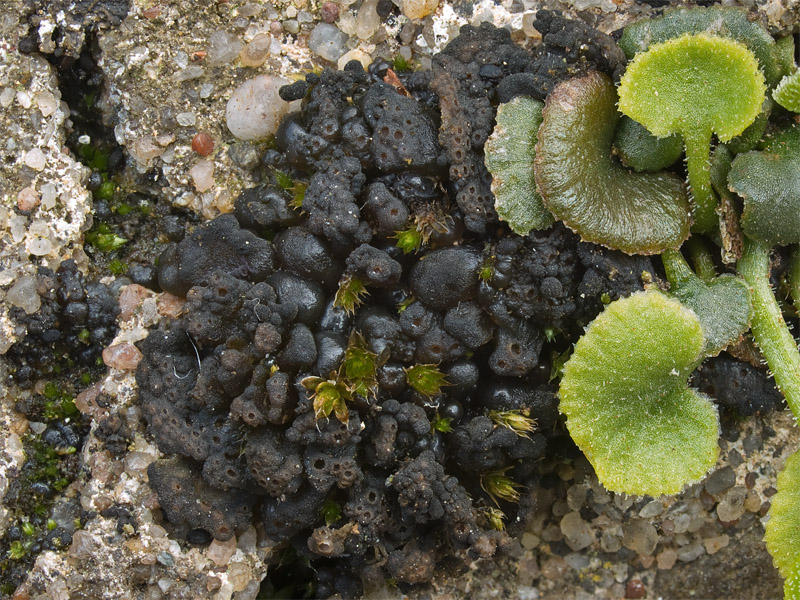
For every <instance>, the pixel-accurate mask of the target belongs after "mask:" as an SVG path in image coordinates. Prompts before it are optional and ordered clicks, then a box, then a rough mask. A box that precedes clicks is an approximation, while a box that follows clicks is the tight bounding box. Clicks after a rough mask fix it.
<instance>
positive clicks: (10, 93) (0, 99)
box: [0, 9, 338, 108]
mask: <svg viewBox="0 0 800 600" xmlns="http://www.w3.org/2000/svg"><path fill="white" fill-rule="evenodd" d="M337 10H338V9H337ZM13 101H14V90H12V89H11V88H9V87H7V88H6V89H4V90H3V91H2V92H0V106H2V107H3V108H8V107H9V106H11V103H12V102H13Z"/></svg>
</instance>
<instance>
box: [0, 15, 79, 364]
mask: <svg viewBox="0 0 800 600" xmlns="http://www.w3.org/2000/svg"><path fill="white" fill-rule="evenodd" d="M18 34H19V32H17V31H16V30H13V29H12V30H3V31H2V32H0V295H2V296H4V295H5V293H6V292H7V291H8V290H9V289H11V288H12V287H13V285H14V283H15V282H16V281H18V280H19V278H20V277H23V276H29V275H33V274H35V272H36V268H37V267H38V266H46V267H49V268H53V269H54V268H56V267H57V266H58V265H59V264H60V263H61V261H62V260H65V259H67V258H74V259H76V260H77V262H78V263H79V264H83V263H85V255H84V254H83V246H82V235H83V232H84V231H85V230H86V229H88V227H89V226H90V225H91V216H90V215H91V194H90V193H89V192H88V191H87V190H86V188H85V183H86V179H87V177H88V174H89V171H88V169H86V168H85V167H84V166H82V165H81V164H80V163H79V162H78V161H77V160H75V158H74V157H73V156H72V155H71V154H70V153H69V151H68V150H67V149H66V148H65V140H66V127H67V125H68V120H69V107H68V106H67V105H66V103H65V102H63V101H62V99H61V93H60V91H59V89H58V85H57V84H58V82H57V80H56V76H55V73H54V72H53V68H52V67H51V66H50V64H49V63H48V62H47V61H46V60H45V59H44V58H42V57H40V56H37V55H25V54H21V53H19V52H17V51H16V40H17V39H18ZM9 302H10V300H9ZM22 333H24V332H20V331H17V326H16V324H15V323H14V321H13V319H12V318H11V317H10V315H9V307H8V306H7V303H3V308H2V309H1V310H0V340H2V341H0V354H2V353H4V352H6V351H7V350H8V348H9V347H10V346H11V344H12V343H13V342H14V341H15V340H16V339H17V337H19V335H20V334H22Z"/></svg>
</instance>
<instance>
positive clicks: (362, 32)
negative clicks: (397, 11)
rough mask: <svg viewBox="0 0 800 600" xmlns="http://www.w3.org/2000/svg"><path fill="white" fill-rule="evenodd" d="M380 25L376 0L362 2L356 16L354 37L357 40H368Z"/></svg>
mask: <svg viewBox="0 0 800 600" xmlns="http://www.w3.org/2000/svg"><path fill="white" fill-rule="evenodd" d="M380 24H381V18H380V17H379V16H378V0H364V2H363V3H362V4H361V8H359V9H358V15H357V16H356V35H357V36H358V37H359V39H362V40H368V39H369V38H371V37H372V34H373V33H375V31H377V29H378V26H379V25H380Z"/></svg>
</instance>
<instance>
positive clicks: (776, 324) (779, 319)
mask: <svg viewBox="0 0 800 600" xmlns="http://www.w3.org/2000/svg"><path fill="white" fill-rule="evenodd" d="M769 248H770V247H769V245H768V244H766V243H765V242H760V241H755V240H752V239H749V238H748V239H746V240H745V247H744V254H743V255H742V258H741V259H740V260H739V263H738V265H737V270H738V271H739V274H740V275H741V276H742V277H744V279H745V281H747V284H748V285H749V286H750V296H751V299H752V301H753V309H754V314H753V322H752V331H753V337H754V338H755V340H756V342H757V343H758V345H759V347H760V348H761V354H763V355H764V358H765V359H766V361H767V364H768V365H769V368H770V369H771V370H772V374H773V376H774V377H775V383H776V384H777V386H778V389H779V390H780V391H781V393H782V394H783V396H784V397H785V398H786V402H787V404H789V408H791V409H792V412H793V413H794V414H795V416H796V415H800V353H798V351H797V344H796V343H795V340H794V338H793V337H792V334H791V333H790V332H789V328H788V327H787V325H786V321H784V319H783V315H782V314H781V309H780V307H779V306H778V302H777V300H776V299H775V295H774V294H773V293H772V288H771V287H770V284H769Z"/></svg>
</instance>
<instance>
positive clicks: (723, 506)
mask: <svg viewBox="0 0 800 600" xmlns="http://www.w3.org/2000/svg"><path fill="white" fill-rule="evenodd" d="M746 494H747V490H746V489H745V488H744V487H741V486H739V487H735V488H733V489H732V490H730V491H729V492H728V493H727V494H726V495H725V498H723V499H722V501H721V502H720V503H719V504H718V505H717V518H718V519H719V520H720V521H722V522H723V523H728V522H730V521H736V520H737V519H739V518H740V517H741V516H742V515H743V514H744V511H745V507H744V499H745V496H746Z"/></svg>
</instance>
